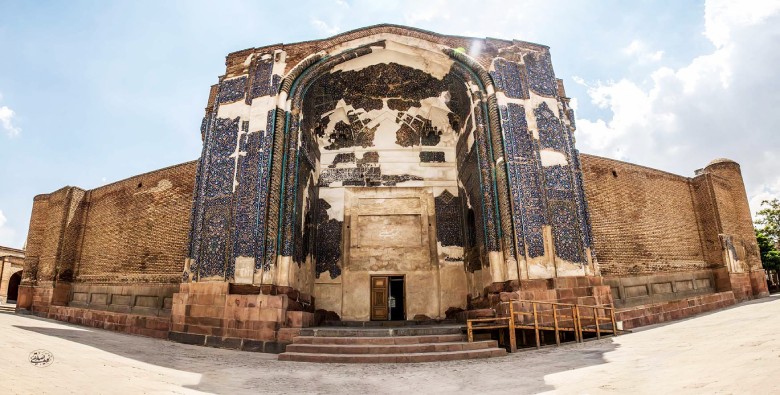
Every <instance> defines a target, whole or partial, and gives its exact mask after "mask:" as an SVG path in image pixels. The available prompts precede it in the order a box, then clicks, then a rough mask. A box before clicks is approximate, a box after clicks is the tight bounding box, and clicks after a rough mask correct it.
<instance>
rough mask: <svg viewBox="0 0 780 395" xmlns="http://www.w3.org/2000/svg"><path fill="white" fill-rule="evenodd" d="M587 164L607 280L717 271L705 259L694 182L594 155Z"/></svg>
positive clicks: (598, 247) (590, 202) (586, 176)
mask: <svg viewBox="0 0 780 395" xmlns="http://www.w3.org/2000/svg"><path fill="white" fill-rule="evenodd" d="M581 162H582V174H583V177H584V184H585V193H586V195H587V198H588V205H589V207H590V210H591V222H592V227H593V239H594V244H595V248H596V256H597V258H598V262H599V267H600V268H601V274H602V275H605V276H613V275H637V274H651V273H658V272H669V271H689V270H700V269H709V268H713V267H715V265H714V264H713V262H707V260H705V258H704V251H703V249H702V243H701V237H700V232H699V225H698V218H697V212H696V209H695V207H694V200H693V197H692V194H691V186H690V179H689V178H686V177H682V176H678V175H674V174H670V173H666V172H663V171H660V170H655V169H650V168H646V167H643V166H638V165H633V164H630V163H625V162H620V161H616V160H611V159H606V158H601V157H596V156H591V155H581ZM717 248H718V250H719V249H720V246H717Z"/></svg>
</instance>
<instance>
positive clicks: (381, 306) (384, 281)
mask: <svg viewBox="0 0 780 395" xmlns="http://www.w3.org/2000/svg"><path fill="white" fill-rule="evenodd" d="M388 286H389V284H388V278H387V277H386V276H373V277H371V320H372V321H386V320H387V313H388V309H387V308H388V306H387V296H388V295H387V293H388Z"/></svg>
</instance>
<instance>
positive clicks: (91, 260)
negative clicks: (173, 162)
mask: <svg viewBox="0 0 780 395" xmlns="http://www.w3.org/2000/svg"><path fill="white" fill-rule="evenodd" d="M195 168H196V162H188V163H184V164H181V165H178V166H174V167H169V168H166V169H162V170H158V171H155V172H151V173H146V174H143V175H140V176H136V177H132V178H129V179H127V180H123V181H120V182H117V183H114V184H110V185H107V186H104V187H100V188H97V189H94V190H91V191H89V193H88V197H87V199H88V203H89V210H88V213H87V215H86V223H85V227H84V232H83V235H82V250H81V251H80V254H79V256H80V260H79V265H78V270H77V276H76V278H75V280H76V281H79V282H179V281H181V280H180V279H181V272H182V268H183V265H184V259H185V258H186V254H187V251H186V249H187V235H188V231H189V216H190V204H191V202H192V193H193V188H194V181H195Z"/></svg>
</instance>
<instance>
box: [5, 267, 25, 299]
mask: <svg viewBox="0 0 780 395" xmlns="http://www.w3.org/2000/svg"><path fill="white" fill-rule="evenodd" d="M21 282H22V272H21V271H18V272H16V273H14V274H12V275H11V278H9V279H8V297H7V298H6V301H7V302H8V303H12V302H13V303H16V298H18V297H19V283H21Z"/></svg>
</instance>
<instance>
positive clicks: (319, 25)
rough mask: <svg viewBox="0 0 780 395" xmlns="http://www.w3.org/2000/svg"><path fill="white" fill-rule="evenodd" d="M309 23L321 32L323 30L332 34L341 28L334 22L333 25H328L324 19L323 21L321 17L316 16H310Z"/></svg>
mask: <svg viewBox="0 0 780 395" xmlns="http://www.w3.org/2000/svg"><path fill="white" fill-rule="evenodd" d="M311 25H312V26H313V27H314V28H315V29H317V30H319V31H321V32H323V33H325V34H330V35H333V34H336V33H338V32H340V31H341V28H340V27H338V26H336V25H335V24H334V25H329V24H328V23H326V22H325V21H323V20H321V19H317V18H312V19H311Z"/></svg>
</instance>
